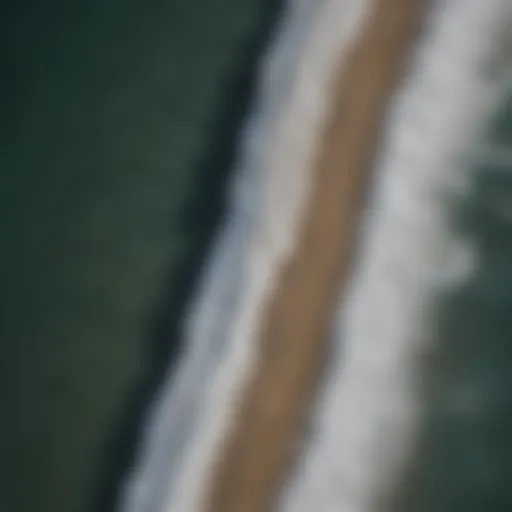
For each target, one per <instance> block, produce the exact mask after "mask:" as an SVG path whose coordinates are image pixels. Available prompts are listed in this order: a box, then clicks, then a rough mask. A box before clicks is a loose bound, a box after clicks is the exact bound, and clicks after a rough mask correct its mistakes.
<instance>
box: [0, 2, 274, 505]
mask: <svg viewBox="0 0 512 512" xmlns="http://www.w3.org/2000/svg"><path fill="white" fill-rule="evenodd" d="M278 7H279V5H278V2H258V1H255V0H245V1H242V2H235V1H231V0H220V1H217V2H215V3H213V2H209V1H203V0H199V1H188V0H187V1H182V0H173V1H167V2H164V1H159V0H151V1H149V2H141V1H128V2H118V1H115V0H109V1H105V2H103V1H102V2H99V1H96V2H88V3H86V4H64V3H61V2H57V1H50V2H45V3H44V4H42V3H36V2H30V1H29V0H26V1H22V2H18V3H14V2H12V3H11V4H10V5H9V6H6V7H5V8H3V10H2V15H1V17H0V19H1V21H0V23H1V24H2V35H1V38H2V45H1V48H2V50H1V52H2V56H3V57H5V59H4V61H3V62H4V63H5V64H4V66H3V69H2V80H1V92H2V100H3V101H2V103H1V107H0V108H1V122H0V126H1V130H0V247H1V259H0V261H1V264H0V283H1V285H0V286H1V289H2V292H3V298H2V301H1V303H2V308H1V313H0V314H1V321H0V367H1V371H0V380H1V386H0V390H1V396H2V404H3V413H2V421H1V427H0V510H2V511H6V512H31V511H32V510H34V511H35V510H38V511H41V512H46V511H48V512H49V511H52V512H53V511H56V512H57V511H58V512H68V511H69V512H80V511H86V510H94V511H98V512H101V511H103V510H105V511H106V510H111V509H112V506H113V503H114V497H115V494H116V492H117V487H118V485H119V482H120V477H121V474H122V473H123V471H124V470H125V468H126V467H127V465H128V463H129V461H130V460H131V457H132V455H133V449H134V443H135V440H136V438H137V435H138V433H137V428H136V425H137V424H138V420H139V419H140V417H141V414H143V413H144V412H145V407H146V404H147V403H148V401H149V398H150V397H151V396H152V393H153V392H154V390H155V388H156V385H157V384H158V383H159V382H160V380H161V378H162V376H163V374H164V373H165V372H166V371H168V368H169V365H170V364H171V361H172V358H173V354H174V356H175V355H177V354H178V348H179V339H180V336H179V334H178V333H179V331H180V325H181V322H182V319H183V318H184V316H185V307H186V304H188V302H189V297H190V295H191V293H192V290H193V289H194V287H195V286H196V285H195V283H196V280H197V275H198V273H199V271H200V268H202V266H203V264H204V262H205V258H206V256H205V255H206V253H207V251H208V250H209V247H210V245H211V243H212V238H211V237H212V234H213V232H214V230H215V228H216V226H217V225H219V223H220V222H221V217H220V215H221V214H222V212H223V210H224V209H225V205H226V204H227V203H226V202H227V198H228V195H229V194H228V192H226V190H228V188H227V181H226V180H227V177H228V176H229V174H230V172H231V170H232V168H233V159H234V147H235V146H236V144H237V142H236V141H237V138H238V137H239V131H240V130H241V126H242V124H241V123H242V120H243V119H245V112H246V109H247V107H248V104H249V103H250V101H251V94H252V93H251V90H252V87H253V82H254V80H253V77H252V74H253V68H254V66H255V61H256V58H257V57H258V55H259V54H260V53H261V51H262V47H263V43H264V41H266V40H267V37H268V36H267V32H268V31H269V30H270V28H271V27H272V25H273V23H274V22H275V20H276V19H277V17H278V11H279V9H278Z"/></svg>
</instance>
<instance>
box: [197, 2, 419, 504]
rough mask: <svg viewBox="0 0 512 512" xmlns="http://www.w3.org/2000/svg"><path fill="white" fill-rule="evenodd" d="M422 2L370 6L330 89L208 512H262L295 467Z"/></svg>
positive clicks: (216, 471) (215, 474)
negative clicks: (291, 240)
mask: <svg viewBox="0 0 512 512" xmlns="http://www.w3.org/2000/svg"><path fill="white" fill-rule="evenodd" d="M424 3H425V2H423V1H421V0H415V1H411V0H387V1H384V0H376V1H375V7H374V10H375V12H374V14H373V18H372V20H371V21H370V23H369V24H368V25H367V26H366V28H365V29H364V30H363V33H362V34H361V35H360V37H359V39H358V41H357V43H356V44H355V46H354V48H353V50H352V55H351V56H350V57H349V61H348V63H347V66H345V67H344V71H343V73H342V76H341V77H340V78H339V80H338V83H337V84H336V89H337V90H338V91H339V93H338V94H337V96H336V99H335V107H334V108H333V110H332V115H331V118H330V119H329V121H328V123H327V126H326V129H325V135H324V137H323V141H322V144H321V148H320V151H319V154H318V157H317V160H316V164H315V168H314V172H313V176H314V177H313V180H314V181H313V185H312V186H313V189H312V193H311V197H310V200H309V201H310V202H309V208H308V211H307V214H306V217H305V221H304V225H303V227H302V229H301V233H300V237H299V242H298V245H297V249H296V252H295V254H294V255H293V259H292V260H291V261H289V262H288V264H287V265H286V266H285V268H284V270H283V272H282V275H281V277H280V280H279V283H278V285H277V286H276V291H275V293H274V295H273V297H272V298H271V300H270V301H269V303H268V304H267V310H266V314H265V321H264V323H263V325H262V326H261V333H260V336H259V341H258V343H259V347H260V353H259V360H258V361H257V362H256V364H255V370H254V372H253V375H252V377H251V379H250V380H249V383H248V384H247V386H246V388H245V389H244V390H243V391H242V399H241V402H240V403H241V404H242V406H241V410H240V411H239V412H238V415H237V418H236V421H235V425H234V426H233V427H232V429H231V431H230V432H229V434H228V437H227V438H226V439H225V442H224V444H223V445H222V446H221V447H220V450H219V453H218V458H217V464H216V466H215V468H214V470H213V475H212V482H211V486H210V488H209V489H208V494H207V498H206V507H205V508H206V510H208V511H209V512H260V511H261V512H262V511H265V510H269V509H270V508H271V505H272V502H273V499H274V498H275V497H276V494H277V493H278V490H279V487H280V485H281V484H282V482H283V480H284V478H285V476H286V469H287V467H288V466H289V465H290V464H291V462H293V461H292V460H291V459H292V457H293V453H294V451H296V450H295V447H296V446H297V443H298V441H299V434H300V430H301V429H300V427H301V421H302V419H303V417H304V414H305V412H306V408H307V405H308V403H309V401H310V399H311V397H312V395H313V393H314V390H315V387H316V383H317V381H318V377H319V374H320V371H321V369H322V366H323V362H324V359H325V357H326V347H327V344H326V341H327V334H328V332H329V328H330V319H331V312H332V309H333V308H334V306H335V303H336V300H337V298H338V297H339V293H340V283H341V282H343V280H344V279H345V278H346V276H347V274H348V272H349V267H350V262H351V256H352V250H353V246H354V244H353V241H354V238H355V237H356V236H357V227H358V224H359V217H360V213H361V206H362V199H363V195H364V189H365V184H366V182H367V179H368V172H367V171H368V169H369V167H370V166H371V164H372V157H373V153H374V149H375V146H376V143H377V140H378V135H379V127H380V124H381V121H382V117H383V113H384V110H385V108H386V105H387V102H388V99H389V97H390V95H391V94H392V91H393V88H394V86H395V84H396V81H397V78H398V77H399V76H400V72H401V71H402V69H403V65H404V62H405V57H406V54H407V49H408V48H409V44H408V43H409V42H410V41H412V39H413V36H414V34H415V31H416V29H417V28H418V25H419V21H420V19H421V13H422V7H423V5H424Z"/></svg>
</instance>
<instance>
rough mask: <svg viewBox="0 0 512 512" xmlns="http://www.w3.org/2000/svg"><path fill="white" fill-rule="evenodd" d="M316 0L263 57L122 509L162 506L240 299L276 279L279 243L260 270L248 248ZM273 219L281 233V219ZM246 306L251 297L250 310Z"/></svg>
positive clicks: (291, 19)
mask: <svg viewBox="0 0 512 512" xmlns="http://www.w3.org/2000/svg"><path fill="white" fill-rule="evenodd" d="M318 6H319V3H311V2H308V1H304V0H291V1H290V2H289V4H288V5H287V7H286V12H285V13H284V19H283V22H282V23H281V27H280V28H281V30H280V31H279V33H278V34H277V37H276V40H275V43H274V44H273V45H272V46H271V47H270V48H269V50H268V55H267V57H266V58H265V59H264V60H263V62H262V66H261V71H260V83H259V87H258V90H259V92H258V97H257V98H256V103H255V107H254V110H253V114H252V115H251V117H250V118H249V119H248V121H247V126H246V127H245V130H244V132H245V133H244V134H243V136H242V146H241V148H240V150H239V159H238V163H237V164H236V169H235V170H234V172H233V182H232V186H231V207H230V211H229V214H228V216H227V220H226V223H225V225H224V226H222V227H221V229H220V231H219V234H218V236H217V241H216V244H215V247H214V250H213V251H212V255H211V257H210V261H209V263H208V264H207V266H206V269H205V272H204V276H203V279H202V282H201V284H200V287H199V289H198V290H197V293H196V297H195V299H194V300H193V302H192V304H191V306H190V308H189V314H188V316H187V319H186V326H185V329H184V334H183V337H184V340H183V341H184V345H185V348H184V354H183V357H182V359H181V361H180V363H179V366H178V370H177V371H176V373H175V374H172V375H169V376H168V378H167V379H166V382H165V384H164V385H163V386H162V389H161V390H160V392H159V393H158V396H157V397H156V398H155V399H154V401H153V403H152V404H151V407H150V411H149V414H148V419H147V422H146V425H145V429H144V435H143V440H142V443H141V446H140V447H139V452H138V456H137V459H136V462H135V465H134V467H133V469H132V472H131V473H130V474H129V475H128V478H127V480H126V482H125V485H124V492H123V494H122V497H121V501H120V506H119V509H120V510H122V511H126V512H157V511H160V510H163V508H164V503H165V500H166V498H167V495H168V494H169V489H170V488H172V486H173V482H174V481H175V479H176V477H177V475H176V471H177V470H178V469H180V465H181V464H182V463H183V459H184V458H185V459H186V457H187V454H188V453H189V451H190V448H191V446H192V445H193V443H196V442H197V436H198V431H197V429H198V426H199V422H200V421H204V415H203V416H200V414H201V410H202V409H203V408H204V407H205V400H206V397H207V396H208V390H209V389H210V386H211V382H212V379H213V377H214V375H215V373H216V372H217V371H218V365H219V364H220V363H221V362H222V361H223V359H225V358H226V357H227V354H229V353H230V352H231V351H232V349H233V344H234V343H235V342H237V340H236V339H235V337H234V336H233V335H231V334H230V332H231V329H232V325H233V322H234V319H235V318H236V316H237V315H240V314H241V308H240V302H242V303H244V304H245V303H246V302H247V301H248V300H249V299H248V298H247V296H248V295H249V296H250V295H251V294H252V295H254V298H253V299H251V302H250V303H251V305H252V309H253V310H254V313H256V306H255V304H256V303H257V302H258V301H261V300H262V297H261V294H262V293H263V292H264V289H265V288H266V287H267V285H268V284H269V283H270V278H269V276H268V275H267V276H260V275H259V274H261V273H262V272H263V273H266V274H268V272H270V271H271V270H272V267H275V265H276V263H277V261H276V254H275V253H276V251H277V252H278V251H279V250H280V248H279V247H269V248H268V250H266V251H263V253H262V254H261V255H260V259H262V260H264V263H263V264H262V267H263V268H262V270H261V271H259V273H258V269H257V268H256V269H254V268H253V270H252V274H251V273H249V271H248V258H250V252H251V251H252V250H254V249H256V250H257V246H258V244H261V243H266V242H268V240H270V239H272V238H273V237H268V236H267V235H265V234H264V233H266V232H268V231H269V230H270V229H272V227H271V226H269V225H268V224H267V225H263V226H259V225H258V222H260V224H261V221H259V220H258V217H259V216H260V215H261V201H262V197H261V194H262V192H263V191H264V189H265V187H264V183H263V182H262V177H263V176H262V175H263V173H265V172H267V171H266V168H267V167H268V155H269V146H270V145H271V144H272V139H273V137H274V136H275V134H276V131H277V130H276V119H277V118H278V116H279V115H280V112H281V111H282V110H283V109H284V108H286V105H287V103H288V97H289V94H290V90H291V89H292V87H293V82H294V76H295V73H296V67H297V61H298V58H299V55H300V50H301V48H302V44H303V41H304V40H305V39H306V38H307V34H308V33H309V25H310V24H311V23H312V22H313V20H314V18H315V13H316V11H317V8H318ZM267 180H268V178H267ZM292 188H293V187H292ZM274 210H275V208H274ZM273 220H274V223H273V225H278V226H280V230H281V232H282V231H283V229H284V223H283V221H281V222H280V223H279V222H277V221H276V219H273ZM285 222H286V221H285ZM278 235H279V233H278ZM260 252H261V251H260ZM255 266H257V263H254V262H253V263H252V267H255ZM251 280H252V283H253V284H252V285H251V284H250V282H249V281H251ZM255 281H256V282H257V284H256V285H255V284H254V282H255ZM258 293H259V295H258ZM248 307H249V306H248V305H247V304H246V305H245V309H247V308H248ZM249 309H250V307H249ZM247 320H248V321H249V320H250V319H247ZM239 322H243V320H239ZM248 335H249V334H248V333H247V336H248ZM210 401H211V397H210ZM210 407H212V406H210ZM213 408H214V409H215V406H213ZM219 413H220V411H219ZM180 471H181V469H180ZM171 496H172V493H171Z"/></svg>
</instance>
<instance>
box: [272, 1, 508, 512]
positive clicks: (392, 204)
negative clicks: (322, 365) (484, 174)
mask: <svg viewBox="0 0 512 512" xmlns="http://www.w3.org/2000/svg"><path fill="white" fill-rule="evenodd" d="M434 4H435V8H434V9H433V10H432V13H431V15H430V17H429V23H428V26H427V30H426V33H425V34H424V36H423V39H422V41H420V43H419V44H418V48H417V50H416V51H415V53H414V55H413V59H412V63H411V66H410V69H409V73H408V75H407V77H406V79H405V80H404V83H403V84H402V86H401V87H400V88H399V89H398V90H397V92H396V94H395V96H396V97H395V99H394V101H393V104H392V107H391V111H390V113H389V115H388V119H387V123H386V124H385V131H384V135H383V140H382V143H381V148H380V152H379V154H378V157H377V161H376V164H375V169H374V172H375V173H376V180H375V184H374V190H373V191H372V197H371V198H370V201H369V205H370V206H369V211H368V212H367V219H366V226H365V231H364V236H363V239H362V243H361V248H360V255H359V256H360V258H359V259H358V261H357V267H356V269H355V272H354V274H353V277H352V287H351V290H350V293H349V294H348V296H347V297H346V298H345V299H344V300H343V299H341V300H340V306H339V314H338V320H337V322H336V326H335V334H334V338H335V343H334V358H333V359H334V361H333V363H332V367H331V368H330V371H329V377H328V378H327V381H326V384H325V390H324V394H323V396H322V398H321V399H320V401H319V403H318V405H317V408H316V411H315V416H314V418H313V419H312V426H311V430H312V433H311V438H312V439H311V441H310V443H309V444H308V446H307V447H306V451H305V455H304V460H303V464H302V465H301V466H300V468H299V469H298V470H297V471H296V474H295V475H294V476H293V478H292V479H291V481H290V484H289V486H288V488H287V489H286V491H285V492H284V493H283V497H282V507H281V508H282V510H284V511H289V512H302V511H303V512H307V511H311V510H319V511H322V512H324V511H325V512H327V511H331V510H332V511H335V510H336V511H340V512H349V511H350V512H369V511H371V510H379V505H380V506H382V504H383V503H382V502H379V500H382V499H385V498H386V497H389V494H390V493H391V492H392V491H393V488H394V487H395V486H396V485H397V482H398V481H399V479H400V477H401V471H403V470H404V469H405V464H406V463H407V461H408V459H409V457H410V455H411V453H412V448H413V447H414V443H415V441H416V436H417V435H418V432H419V426H420V423H421V421H422V418H423V414H424V413H425V411H424V407H425V405H426V404H425V402H424V399H423V396H422V390H423V389H424V387H425V386H428V385H429V381H428V372H427V371H426V368H425V366H424V363H425V361H426V360H428V359H429V355H430V354H433V353H434V352H435V351H436V349H437V348H438V347H437V341H438V339H439V337H438V333H437V326H436V316H435V314H434V311H435V307H436V305H437V304H438V302H439V299H440V298H441V297H442V296H443V295H444V294H445V293H446V292H447V291H448V290H450V289H454V288H455V287H456V286H458V285H460V283H462V282H464V281H467V280H469V279H471V278H472V276H473V275H474V273H475V271H476V269H477V268H478V256H479V254H478V250H477V246H476V244H475V242H474V240H472V239H469V238H463V236H462V235H461V234H460V232H459V231H458V230H457V229H456V228H455V226H454V222H453V219H454V214H455V212H456V210H457V202H458V201H464V200H469V199H470V197H471V194H472V186H473V176H472V173H471V166H470V165H468V160H469V158H470V155H471V154H472V151H473V148H474V147H475V145H477V146H478V145H479V144H481V142H482V140H483V137H484V132H485V128H486V126H487V123H488V122H489V121H490V118H491V116H492V114H493V113H494V110H495V108H496V104H497V100H498V99H499V98H500V95H501V94H500V87H501V78H502V77H499V76H495V75H493V74H492V73H487V72H486V70H489V69H490V68H492V66H490V64H491V63H493V62H496V59H497V57H499V46H500V44H499V41H500V38H501V36H502V35H503V29H504V28H505V27H506V24H505V23H504V20H507V19H508V20H510V17H509V16H508V18H507V15H509V14H510V9H511V6H510V3H509V2H507V0H446V1H439V2H435V3H434ZM498 69H499V65H498Z"/></svg>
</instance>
